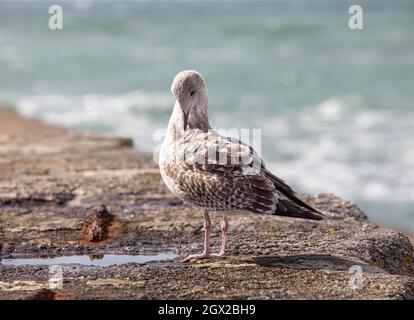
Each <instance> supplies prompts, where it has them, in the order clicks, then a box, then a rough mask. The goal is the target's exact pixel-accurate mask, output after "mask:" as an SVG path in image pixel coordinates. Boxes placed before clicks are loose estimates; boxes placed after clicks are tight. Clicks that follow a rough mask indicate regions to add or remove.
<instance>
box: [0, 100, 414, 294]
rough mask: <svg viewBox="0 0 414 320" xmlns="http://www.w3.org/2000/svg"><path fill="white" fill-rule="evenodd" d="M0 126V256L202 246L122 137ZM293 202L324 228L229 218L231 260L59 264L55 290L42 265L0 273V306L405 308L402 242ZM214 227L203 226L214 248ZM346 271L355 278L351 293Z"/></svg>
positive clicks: (148, 163) (190, 215)
mask: <svg viewBox="0 0 414 320" xmlns="http://www.w3.org/2000/svg"><path fill="white" fill-rule="evenodd" d="M0 119H1V122H2V126H0V250H1V251H0V253H1V256H0V258H2V259H6V258H16V257H55V256H64V255H90V256H93V257H94V258H95V259H96V258H99V257H100V255H103V254H108V253H117V254H151V253H158V252H174V253H176V254H177V255H184V254H188V253H190V252H195V251H197V250H200V249H201V246H202V232H203V231H202V215H201V213H200V212H199V211H198V210H195V209H194V208H192V207H190V206H187V205H184V204H183V203H181V201H179V200H178V199H177V198H175V197H173V196H172V195H171V194H170V193H169V192H168V190H167V189H166V188H165V186H164V184H163V182H162V181H161V179H160V175H159V172H158V169H157V167H156V165H155V164H154V163H153V161H152V155H150V154H147V153H144V152H140V151H138V150H136V149H134V148H133V147H132V143H131V140H129V139H124V138H118V137H112V136H107V135H97V134H93V133H90V132H87V131H70V130H63V129H61V128H55V127H52V126H48V125H45V124H43V123H41V122H38V121H35V120H29V119H24V118H21V117H19V116H17V115H16V114H14V113H13V112H11V111H8V110H6V109H1V108H0ZM3 124H5V125H3ZM300 196H301V197H302V198H303V199H304V200H305V201H308V202H309V203H311V204H313V205H315V206H316V207H317V208H318V209H320V210H322V211H324V212H326V214H327V219H325V220H323V221H321V222H316V221H306V220H302V219H288V218H281V217H272V216H263V215H254V214H251V213H246V212H235V213H234V214H232V215H231V216H230V223H231V224H230V234H229V236H230V243H229V254H230V256H229V257H226V258H223V259H219V258H214V259H211V260H207V261H199V262H196V263H187V264H185V263H181V262H180V259H179V257H177V258H175V259H171V260H164V261H158V262H148V263H143V264H138V263H129V264H125V265H113V266H109V267H97V266H85V265H78V264H75V265H64V266H63V277H64V278H63V279H64V281H63V289H61V290H58V289H53V290H51V289H48V279H49V278H50V274H49V269H48V267H47V266H10V265H0V299H105V298H110V299H153V298H160V299H189V298H195V299H209V298H211V299H413V297H414V277H413V276H414V260H413V247H412V244H411V242H410V241H409V240H408V238H407V237H406V236H405V235H403V234H401V233H398V232H395V231H392V230H390V229H386V228H383V227H379V226H376V225H375V224H373V223H371V222H370V221H368V219H367V217H366V215H365V214H364V213H363V212H362V211H361V210H360V209H359V208H358V206H356V205H355V204H353V203H351V202H349V201H345V200H343V199H341V198H339V197H337V196H335V195H332V194H317V195H300ZM101 205H105V207H106V210H107V211H108V212H107V213H105V214H103V213H102V214H100V213H99V212H100V211H99V210H101V211H102V210H103V209H99V208H100V206H101ZM94 214H97V216H94ZM109 217H110V219H109ZM220 218H221V217H220V216H219V215H213V217H212V222H213V225H214V227H215V229H214V232H213V237H212V241H213V247H214V248H213V250H215V251H217V250H218V247H219V241H220V238H219V237H220V234H219V221H220ZM101 221H103V222H105V223H103V222H102V225H100V224H101ZM88 228H92V229H93V230H92V229H91V230H89V229H88ZM94 232H95V233H94ZM91 234H92V235H93V236H92V237H91V236H90V235H91ZM95 235H98V236H95ZM355 268H356V269H355ZM359 268H360V269H359ZM355 270H361V271H362V273H361V278H360V279H361V281H362V282H358V283H357V284H359V285H357V286H356V287H355V286H353V285H352V284H353V283H355V276H359V275H356V274H355ZM358 279H359V278H358Z"/></svg>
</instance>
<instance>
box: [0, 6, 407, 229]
mask: <svg viewBox="0 0 414 320" xmlns="http://www.w3.org/2000/svg"><path fill="white" fill-rule="evenodd" d="M52 3H53V4H60V5H61V6H62V7H63V14H64V15H63V18H64V21H63V22H64V29H63V30H56V31H52V30H49V29H48V19H49V13H48V8H49V6H50V5H51V4H52ZM52 3H50V2H42V1H0V103H1V104H8V105H10V106H12V107H13V108H15V109H16V110H18V111H19V112H21V113H22V114H25V115H28V116H32V117H37V118H40V119H43V120H45V121H47V122H50V123H53V124H58V125H63V126H66V127H76V128H90V129H93V130H98V131H104V132H112V133H115V134H120V135H125V136H131V137H133V138H134V141H135V144H136V146H137V147H138V148H141V149H146V150H149V151H152V150H153V148H154V147H155V146H156V145H158V144H159V141H158V140H154V132H155V131H156V130H158V129H160V128H164V127H166V125H167V122H168V119H169V116H170V113H171V110H172V106H173V103H174V101H173V98H172V96H171V94H170V91H169V90H170V85H171V81H172V79H173V77H174V76H175V74H176V73H177V72H178V71H181V70H183V69H189V68H192V69H197V70H199V71H200V72H201V73H202V74H203V75H204V76H205V78H206V80H207V84H208V88H209V96H210V99H209V102H210V107H209V108H210V118H211V123H212V125H213V126H214V127H216V128H250V129H253V128H259V129H261V130H262V151H263V153H262V154H263V157H264V159H265V161H266V162H267V165H268V166H269V167H270V168H271V169H272V170H273V171H274V172H275V173H276V174H277V175H279V176H280V177H282V178H283V179H285V180H286V181H287V182H288V183H289V184H291V185H292V186H293V187H295V189H297V191H301V192H309V193H314V192H332V193H335V194H337V195H339V196H341V197H344V198H346V199H350V200H352V201H354V202H356V203H358V204H359V205H360V206H361V207H362V208H363V209H364V210H365V212H366V213H367V214H368V215H369V217H370V218H371V219H372V220H374V221H377V222H379V223H384V224H389V225H393V226H397V227H400V228H405V229H411V230H414V2H413V1H378V0H375V1H357V4H360V5H361V6H362V8H363V10H364V29H363V30H362V31H352V30H350V29H349V28H348V19H349V17H350V15H349V14H348V8H349V6H350V5H351V4H355V2H351V1H297V0H293V1H272V2H270V1H268V2H264V1H260V2H259V1H249V2H247V1H244V2H243V1H180V2H172V1H171V2H170V1H168V2H167V1H164V2H154V1H148V2H143V1H52ZM0 125H1V119H0Z"/></svg>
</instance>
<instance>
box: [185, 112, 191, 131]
mask: <svg viewBox="0 0 414 320" xmlns="http://www.w3.org/2000/svg"><path fill="white" fill-rule="evenodd" d="M189 114H190V110H188V111H187V112H185V111H184V110H183V118H184V130H187V124H188V116H189Z"/></svg>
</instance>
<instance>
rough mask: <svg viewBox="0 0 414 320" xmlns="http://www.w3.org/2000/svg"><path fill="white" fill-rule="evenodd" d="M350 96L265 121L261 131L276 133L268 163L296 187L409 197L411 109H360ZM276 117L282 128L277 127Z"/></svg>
mask: <svg viewBox="0 0 414 320" xmlns="http://www.w3.org/2000/svg"><path fill="white" fill-rule="evenodd" d="M350 98H352V96H351V97H344V98H338V97H334V98H331V99H328V100H326V101H323V102H322V103H320V104H319V105H317V106H315V107H309V108H307V109H306V110H304V111H301V112H298V113H297V114H294V115H292V113H289V114H288V115H285V116H284V118H283V119H280V118H279V119H276V122H274V121H273V120H268V123H267V125H266V128H265V131H266V132H270V133H274V134H273V135H272V137H274V138H272V141H273V142H274V144H273V147H274V149H275V153H274V154H273V156H272V154H270V156H268V157H267V158H270V160H271V161H270V162H269V165H270V167H271V168H272V169H273V171H274V172H275V173H276V174H279V175H280V176H281V177H283V178H284V179H285V180H287V181H288V182H290V183H293V184H294V185H295V186H296V187H297V189H298V190H300V191H306V192H332V193H335V194H338V195H340V196H342V197H344V198H347V199H352V200H354V201H357V200H364V201H380V202H390V203H393V202H413V201H414V139H413V137H414V126H413V125H412V123H413V121H414V112H413V111H405V112H404V111H393V110H384V109H382V110H381V109H380V110H370V109H366V108H365V109H363V108H360V107H358V106H356V105H355V103H349V99H350ZM351 100H352V99H351ZM279 122H281V123H283V126H282V127H283V131H282V130H280V128H278V125H276V128H275V125H274V123H276V124H277V123H279ZM266 144H267V145H268V144H269V142H267V143H266ZM267 148H268V146H267ZM264 150H266V146H265V147H264ZM283 156H285V158H287V159H284V157H283ZM275 158H276V159H275Z"/></svg>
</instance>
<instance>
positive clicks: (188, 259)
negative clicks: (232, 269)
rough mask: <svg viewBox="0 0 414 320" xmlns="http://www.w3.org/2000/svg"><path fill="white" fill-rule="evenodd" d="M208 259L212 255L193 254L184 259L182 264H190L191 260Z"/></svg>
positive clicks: (205, 253)
mask: <svg viewBox="0 0 414 320" xmlns="http://www.w3.org/2000/svg"><path fill="white" fill-rule="evenodd" d="M208 257H210V253H207V252H203V253H198V254H191V255H189V256H188V257H187V258H185V259H183V260H182V261H181V262H189V261H191V260H201V259H207V258H208Z"/></svg>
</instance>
